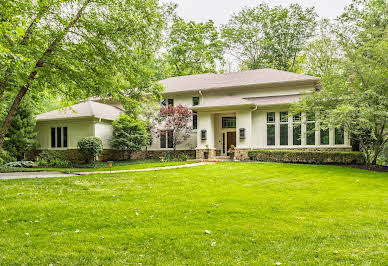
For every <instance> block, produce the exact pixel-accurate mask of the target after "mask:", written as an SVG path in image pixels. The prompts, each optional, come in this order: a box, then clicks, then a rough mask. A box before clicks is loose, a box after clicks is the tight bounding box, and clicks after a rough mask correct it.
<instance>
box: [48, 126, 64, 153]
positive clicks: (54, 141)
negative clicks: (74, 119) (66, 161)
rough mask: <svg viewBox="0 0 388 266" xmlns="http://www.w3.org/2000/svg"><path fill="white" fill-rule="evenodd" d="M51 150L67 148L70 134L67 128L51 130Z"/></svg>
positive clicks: (53, 128)
mask: <svg viewBox="0 0 388 266" xmlns="http://www.w3.org/2000/svg"><path fill="white" fill-rule="evenodd" d="M50 134H51V136H50V139H51V145H50V146H51V148H62V147H63V148H67V147H68V132H67V127H52V128H51V129H50Z"/></svg>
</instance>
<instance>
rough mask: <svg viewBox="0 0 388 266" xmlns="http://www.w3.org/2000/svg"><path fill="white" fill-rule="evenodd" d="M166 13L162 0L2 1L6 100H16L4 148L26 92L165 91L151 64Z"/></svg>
mask: <svg viewBox="0 0 388 266" xmlns="http://www.w3.org/2000/svg"><path fill="white" fill-rule="evenodd" d="M3 2H4V5H3ZM163 12H164V11H163V9H162V8H161V7H160V6H159V5H158V2H157V1H156V0H128V1H124V2H123V1H119V0H101V1H100V0H99V1H97V0H76V1H73V0H48V1H33V0H28V1H2V5H1V6H0V13H1V14H2V21H1V24H0V58H1V64H0V69H1V74H0V99H4V98H6V97H7V98H9V97H13V99H14V100H13V103H12V105H11V106H10V108H9V111H8V113H7V116H6V118H5V119H4V122H3V125H2V128H1V131H0V150H1V148H2V144H3V141H4V137H5V135H6V132H7V130H8V128H9V126H10V124H11V121H12V118H13V116H14V114H15V112H16V110H17V109H18V107H19V105H20V103H21V102H22V100H23V98H24V97H25V95H26V94H31V93H47V92H48V93H50V94H52V95H57V96H60V97H61V98H62V99H64V100H74V99H84V98H88V97H92V96H107V97H112V96H114V95H119V94H121V93H124V94H125V95H127V96H128V97H131V96H133V95H138V94H144V93H159V91H160V87H159V86H152V84H153V82H152V79H151V78H152V77H153V70H152V69H150V68H148V67H147V63H148V61H150V60H151V59H152V58H153V56H154V53H155V50H156V49H157V48H158V47H159V39H160V34H161V30H162V29H163V27H164V13H163Z"/></svg>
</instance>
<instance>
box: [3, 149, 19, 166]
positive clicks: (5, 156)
mask: <svg viewBox="0 0 388 266" xmlns="http://www.w3.org/2000/svg"><path fill="white" fill-rule="evenodd" d="M14 161H16V158H15V157H13V156H11V155H10V154H9V153H8V152H7V151H5V150H1V152H0V165H4V164H6V163H9V162H14Z"/></svg>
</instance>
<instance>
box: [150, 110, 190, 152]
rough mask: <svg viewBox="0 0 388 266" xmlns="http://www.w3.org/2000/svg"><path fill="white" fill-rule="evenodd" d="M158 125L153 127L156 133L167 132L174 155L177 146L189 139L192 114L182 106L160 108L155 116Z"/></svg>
mask: <svg viewBox="0 0 388 266" xmlns="http://www.w3.org/2000/svg"><path fill="white" fill-rule="evenodd" d="M157 120H158V125H156V126H155V129H156V131H157V132H158V133H159V134H160V132H162V131H164V132H169V133H167V138H168V141H169V143H172V148H173V149H174V153H175V151H176V147H177V145H179V144H181V143H183V142H184V141H185V140H186V139H187V138H189V137H190V132H191V130H192V112H191V110H190V109H189V108H188V107H187V106H184V105H181V104H179V105H177V106H172V105H167V106H162V107H160V110H159V113H158V115H157Z"/></svg>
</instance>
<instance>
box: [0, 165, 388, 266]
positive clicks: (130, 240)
mask: <svg viewBox="0 0 388 266" xmlns="http://www.w3.org/2000/svg"><path fill="white" fill-rule="evenodd" d="M0 201H1V204H0V223H1V226H0V263H2V264H4V265H9V264H45V265H48V264H53V265H57V264H66V265H69V264H116V265H122V264H139V263H142V264H143V265H149V264H152V265H155V264H158V265H160V264H169V265H182V264H188V265H203V264H224V265H237V264H250V265H253V264H254V265H262V264H265V265H275V263H277V262H279V263H282V265H283V264H285V265H295V264H309V265H310V264H322V265H326V264H344V265H351V264H354V265H360V264H363V265H387V264H388V174H387V173H377V172H369V171H366V170H359V169H351V168H346V167H339V166H314V165H294V164H276V163H218V164H212V165H205V166H198V167H193V168H182V169H173V170H161V171H153V172H136V173H123V174H100V175H89V176H75V177H67V178H53V179H31V180H7V181H0ZM205 230H208V233H205Z"/></svg>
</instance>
